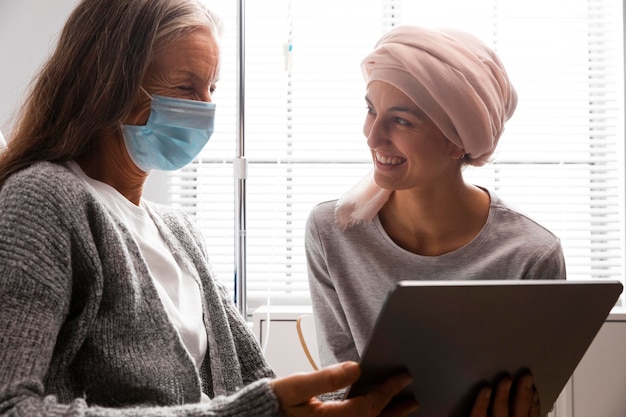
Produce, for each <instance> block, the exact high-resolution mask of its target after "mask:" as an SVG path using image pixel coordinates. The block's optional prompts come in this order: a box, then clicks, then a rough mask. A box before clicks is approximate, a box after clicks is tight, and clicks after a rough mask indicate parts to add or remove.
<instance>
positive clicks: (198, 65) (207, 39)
mask: <svg viewBox="0 0 626 417" xmlns="http://www.w3.org/2000/svg"><path fill="white" fill-rule="evenodd" d="M219 61H220V49H219V43H218V41H217V38H216V37H215V35H214V34H213V33H212V32H211V30H210V29H208V28H198V29H196V30H194V31H192V32H189V33H186V34H184V35H182V36H180V37H178V38H176V39H173V40H172V41H170V42H168V43H167V44H166V45H165V46H164V47H163V48H160V49H159V50H157V51H156V52H155V54H154V57H153V59H152V62H151V63H150V66H149V67H148V75H152V76H170V77H171V76H177V75H180V76H193V77H196V78H202V79H205V80H207V81H211V82H213V81H215V80H216V78H217V75H218V72H219V65H220V62H219Z"/></svg>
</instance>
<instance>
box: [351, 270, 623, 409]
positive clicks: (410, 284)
mask: <svg viewBox="0 0 626 417" xmlns="http://www.w3.org/2000/svg"><path fill="white" fill-rule="evenodd" d="M621 292H622V284H621V283H620V282H618V281H604V280H598V281H595V280H594V281H565V280H558V281H556V280H545V281H544V280H519V281H508V280H507V281H504V280H495V281H401V282H398V283H397V284H396V286H395V287H394V288H393V289H392V290H391V291H390V293H389V294H388V296H387V299H386V301H385V303H384V305H383V307H382V309H381V312H380V314H379V316H378V319H377V321H376V324H375V326H374V328H373V330H372V334H371V336H370V339H369V341H368V344H367V345H366V348H365V349H364V351H363V354H362V355H361V360H360V363H361V371H362V375H361V377H360V379H359V380H358V381H357V382H355V383H354V384H353V385H352V386H351V387H349V388H348V390H347V392H346V397H348V398H349V397H353V396H357V395H359V394H363V393H365V392H367V391H368V390H369V389H370V387H371V385H372V384H376V383H379V382H381V381H382V380H384V379H385V378H386V377H387V376H390V375H391V374H393V373H395V372H398V371H400V370H408V371H409V372H410V374H411V375H412V377H413V383H412V384H411V385H410V386H409V387H407V389H406V390H405V392H404V393H403V394H401V395H406V394H408V393H410V394H412V395H413V396H414V398H415V399H417V401H419V403H420V407H419V409H418V410H417V411H416V412H415V413H413V414H411V416H414V417H467V416H468V415H469V412H470V410H471V407H472V405H473V404H474V401H475V399H476V395H477V393H478V390H479V389H480V388H481V387H482V386H483V385H484V384H485V383H490V384H493V383H495V382H497V381H498V380H499V379H500V378H501V377H502V376H503V373H508V374H510V375H512V376H516V375H519V374H520V373H521V372H522V371H524V370H527V369H528V370H530V371H531V372H532V373H533V375H534V379H535V386H536V388H537V390H538V392H539V396H540V399H541V415H546V414H547V413H548V412H549V411H550V409H551V408H552V406H553V404H554V403H555V401H556V399H557V397H558V396H559V394H560V393H561V391H562V390H563V388H564V387H565V384H566V383H567V381H568V379H569V378H570V376H571V375H572V373H573V372H574V370H575V369H576V366H577V365H578V363H579V362H580V360H581V359H582V357H583V355H584V353H585V352H586V350H587V349H588V348H589V345H590V344H591V342H592V341H593V339H594V337H595V336H596V334H597V333H598V331H599V330H600V327H601V326H602V324H603V323H604V320H605V319H606V317H607V316H608V314H609V313H610V311H611V308H612V307H613V306H614V305H615V303H616V301H617V299H618V297H619V295H620V294H621Z"/></svg>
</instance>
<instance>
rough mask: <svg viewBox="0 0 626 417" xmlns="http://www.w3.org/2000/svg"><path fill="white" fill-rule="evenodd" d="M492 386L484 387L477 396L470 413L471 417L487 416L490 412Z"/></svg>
mask: <svg viewBox="0 0 626 417" xmlns="http://www.w3.org/2000/svg"><path fill="white" fill-rule="evenodd" d="M491 391H492V390H491V387H483V388H481V390H480V391H479V392H478V396H476V401H475V402H474V407H473V408H472V412H471V413H470V417H485V416H486V415H487V413H488V412H489V403H490V402H491Z"/></svg>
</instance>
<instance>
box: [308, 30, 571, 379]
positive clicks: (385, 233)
mask: <svg viewBox="0 0 626 417" xmlns="http://www.w3.org/2000/svg"><path fill="white" fill-rule="evenodd" d="M362 71H363V74H364V77H365V80H366V83H367V92H366V96H365V102H366V106H367V115H366V118H365V123H364V127H363V132H364V134H365V137H366V138H367V145H368V146H369V148H370V151H371V155H372V161H373V165H374V166H373V170H372V171H371V173H370V174H369V175H368V176H367V177H366V178H364V179H363V180H362V181H361V183H359V184H357V185H356V186H355V187H354V188H353V189H352V190H350V191H349V192H347V193H346V194H345V195H344V196H342V197H341V198H340V199H339V200H333V201H328V202H323V203H320V204H319V205H317V206H316V207H315V208H314V209H313V210H312V212H311V214H310V217H309V220H308V223H307V230H306V254H307V261H308V268H309V283H310V288H311V293H312V301H313V308H314V313H315V316H316V328H317V330H318V342H319V347H320V357H321V361H322V364H323V365H328V364H331V363H335V362H338V361H344V360H358V359H359V356H360V354H361V352H362V350H363V348H364V346H365V343H366V342H367V340H368V337H369V334H370V332H371V330H372V328H373V326H374V322H375V320H376V317H377V315H378V312H379V310H380V308H381V304H382V302H383V301H384V299H385V295H386V294H387V292H388V291H389V289H390V288H391V287H392V285H393V283H394V282H395V281H397V280H401V279H416V280H451V279H476V280H477V279H539V278H543V279H564V278H565V262H564V257H563V253H562V248H561V244H560V240H559V239H558V237H556V236H555V235H554V234H552V233H551V232H550V231H549V230H547V229H545V228H544V227H542V226H541V225H539V224H537V223H536V222H535V221H533V220H532V219H530V218H528V217H527V216H525V215H523V214H521V213H519V212H517V211H515V210H514V209H512V208H511V207H509V206H507V205H506V204H505V203H504V202H503V201H502V200H501V199H499V198H498V196H497V195H496V194H495V193H494V192H493V191H490V190H487V189H485V188H483V187H480V186H477V185H473V184H469V183H467V182H466V181H465V180H464V178H463V172H462V170H463V168H464V166H466V165H467V164H471V165H475V166H481V165H483V164H485V163H486V162H488V160H489V159H490V157H491V155H492V154H493V152H494V151H495V149H496V145H497V143H498V140H499V139H500V136H501V134H502V131H503V129H504V124H505V122H506V121H507V120H508V119H509V118H510V117H511V116H512V114H513V112H514V110H515V108H516V105H517V94H516V92H515V89H514V88H513V86H512V84H511V82H510V80H509V78H508V76H507V73H506V71H505V68H504V66H503V65H502V62H501V61H500V59H499V58H498V56H497V55H496V54H495V53H494V51H492V50H491V49H490V48H488V47H487V46H486V45H484V44H483V43H482V42H481V41H479V40H478V39H477V38H475V37H474V36H472V35H470V34H467V33H463V32H459V31H451V30H447V31H439V30H431V29H426V28H421V27H414V26H400V27H398V28H395V29H393V30H391V31H389V32H388V33H386V34H385V35H383V36H382V37H381V39H380V40H379V41H378V43H377V44H376V46H375V48H374V50H373V51H372V52H371V53H370V54H368V55H367V56H366V57H365V58H364V59H363V61H362ZM424 342H425V343H428V341H427V340H425V341H424ZM416 377H417V376H416Z"/></svg>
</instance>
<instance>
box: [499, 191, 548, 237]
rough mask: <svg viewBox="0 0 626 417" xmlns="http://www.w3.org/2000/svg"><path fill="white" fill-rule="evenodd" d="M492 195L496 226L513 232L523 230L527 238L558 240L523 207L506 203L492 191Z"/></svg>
mask: <svg viewBox="0 0 626 417" xmlns="http://www.w3.org/2000/svg"><path fill="white" fill-rule="evenodd" d="M490 195H491V210H492V211H493V217H494V224H495V226H498V227H506V228H507V229H509V230H510V231H511V232H515V231H518V230H519V231H522V230H523V231H524V236H526V238H527V239H530V238H536V237H544V238H547V239H548V240H550V241H553V240H558V238H557V236H556V235H555V234H554V233H553V232H552V231H551V230H549V229H548V228H547V227H545V226H544V225H542V224H541V223H539V222H537V221H536V220H535V219H534V218H532V217H531V216H530V215H528V214H526V213H524V212H523V211H522V210H521V209H519V208H517V207H514V206H512V205H511V204H508V203H506V202H505V201H503V200H502V199H500V198H499V197H498V196H497V195H496V194H494V193H493V192H490Z"/></svg>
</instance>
